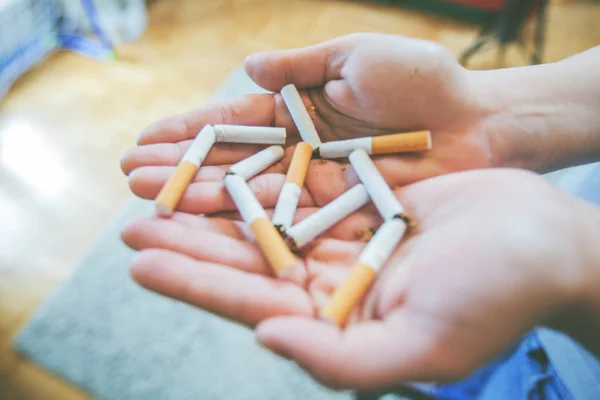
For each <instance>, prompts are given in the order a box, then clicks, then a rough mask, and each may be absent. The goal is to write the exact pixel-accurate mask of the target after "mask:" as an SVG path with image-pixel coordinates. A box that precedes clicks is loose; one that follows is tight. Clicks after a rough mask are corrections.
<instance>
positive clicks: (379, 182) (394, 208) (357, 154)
mask: <svg viewBox="0 0 600 400" xmlns="http://www.w3.org/2000/svg"><path fill="white" fill-rule="evenodd" d="M348 158H349V159H350V163H351V164H352V168H354V171H356V174H357V175H358V177H359V178H360V181H361V182H362V183H363V185H365V188H366V189H367V193H369V197H371V199H372V200H373V203H375V207H377V210H378V211H379V213H380V214H381V216H382V217H383V219H384V220H385V221H388V220H390V219H392V218H394V217H397V216H401V215H403V213H404V208H403V207H402V204H400V202H399V201H398V199H397V198H396V196H395V195H394V192H392V189H390V187H389V186H388V184H387V183H386V182H385V180H384V179H383V177H382V176H381V174H380V173H379V171H378V170H377V167H375V164H374V163H373V160H371V158H370V157H369V155H368V154H367V152H366V151H364V150H363V149H358V150H354V151H353V152H352V153H350V156H349V157H348Z"/></svg>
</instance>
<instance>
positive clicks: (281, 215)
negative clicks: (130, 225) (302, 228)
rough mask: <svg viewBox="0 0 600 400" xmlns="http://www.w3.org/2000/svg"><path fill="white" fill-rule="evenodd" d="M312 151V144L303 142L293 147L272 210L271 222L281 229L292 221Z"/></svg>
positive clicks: (287, 226) (286, 227) (288, 225)
mask: <svg viewBox="0 0 600 400" xmlns="http://www.w3.org/2000/svg"><path fill="white" fill-rule="evenodd" d="M312 152H313V148H312V146H311V145H309V144H308V143H305V142H300V143H298V144H297V145H296V149H294V156H293V157H292V162H291V163H290V168H289V169H288V172H287V175H286V177H285V183H284V184H283V187H282V188H281V192H280V193H279V198H278V199H277V204H276V205H275V211H274V212H273V224H274V225H275V226H277V227H279V228H280V230H281V231H285V230H287V229H288V228H289V227H290V226H292V222H293V221H294V215H295V214H296V209H297V208H298V202H299V201H300V195H301V194H302V186H303V185H304V178H305V177H306V172H307V171H308V165H309V163H310V159H311V158H312Z"/></svg>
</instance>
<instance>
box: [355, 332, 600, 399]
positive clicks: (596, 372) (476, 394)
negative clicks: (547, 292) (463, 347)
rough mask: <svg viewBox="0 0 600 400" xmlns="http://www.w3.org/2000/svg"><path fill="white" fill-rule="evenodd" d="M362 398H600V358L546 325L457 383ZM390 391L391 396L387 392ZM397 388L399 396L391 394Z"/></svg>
mask: <svg viewBox="0 0 600 400" xmlns="http://www.w3.org/2000/svg"><path fill="white" fill-rule="evenodd" d="M416 388H417V390H415V387H413V388H406V387H399V388H395V389H393V390H382V391H380V392H379V393H371V394H367V393H361V394H359V395H358V396H357V398H358V399H361V400H362V399H365V400H367V399H369V400H371V399H381V400H384V399H385V400H392V399H394V400H396V399H398V400H408V399H410V400H421V399H423V400H426V399H427V400H431V399H435V400H600V362H599V361H598V360H597V359H596V358H594V357H593V356H592V355H591V354H590V353H588V352H587V351H586V350H585V349H584V348H583V347H581V346H579V345H578V344H576V343H575V342H573V341H572V340H571V339H570V338H569V337H567V336H566V335H563V334H561V333H558V332H555V331H552V330H549V329H545V328H540V329H536V330H535V331H532V332H530V333H529V334H527V335H526V336H525V337H523V339H522V340H521V341H520V342H519V343H518V344H517V345H515V346H514V347H513V348H512V349H510V350H509V351H507V352H505V353H504V354H503V355H502V356H500V357H498V358H496V359H495V360H493V361H492V362H490V363H488V364H486V365H484V366H483V367H481V368H479V369H478V370H477V371H475V372H474V373H473V374H471V376H469V377H467V378H465V379H463V380H461V381H458V382H454V383H448V384H441V385H435V386H433V385H422V386H421V385H417V386H416ZM384 393H388V394H387V395H385V396H384V395H383V394H384ZM390 393H394V395H392V394H390Z"/></svg>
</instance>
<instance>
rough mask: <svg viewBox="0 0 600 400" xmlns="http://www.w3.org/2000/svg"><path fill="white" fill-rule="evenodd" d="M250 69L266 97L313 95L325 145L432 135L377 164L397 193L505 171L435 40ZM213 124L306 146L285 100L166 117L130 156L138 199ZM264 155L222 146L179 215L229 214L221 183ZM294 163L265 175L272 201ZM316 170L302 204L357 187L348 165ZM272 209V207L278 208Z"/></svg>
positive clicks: (339, 50)
mask: <svg viewBox="0 0 600 400" xmlns="http://www.w3.org/2000/svg"><path fill="white" fill-rule="evenodd" d="M246 70H247V72H248V74H249V75H250V77H251V78H252V79H254V80H255V81H256V82H257V83H258V84H259V85H261V86H262V87H264V88H266V89H268V90H273V91H278V90H279V89H281V88H282V87H283V86H285V85H286V84H287V83H290V82H293V83H294V84H295V85H296V86H297V87H298V88H304V89H306V90H303V91H302V96H303V98H304V101H305V104H306V105H307V106H311V105H312V106H314V107H315V112H314V114H315V125H316V127H317V130H318V132H319V135H320V136H321V138H322V140H324V141H329V140H336V139H344V138H352V137H361V136H373V135H380V134H388V133H395V132H406V131H412V130H419V129H429V130H431V131H432V132H433V138H432V141H433V149H432V150H431V151H429V152H426V153H423V154H414V155H403V156H402V157H397V156H387V157H379V158H378V160H377V166H378V168H379V169H380V171H381V172H382V174H383V175H384V177H385V178H386V180H387V181H388V183H389V184H390V185H392V186H397V185H404V184H407V183H411V182H415V181H418V180H421V179H424V178H427V177H431V176H436V175H441V174H444V173H447V172H452V171H461V170H466V169H473V168H482V167H490V166H496V165H498V162H497V161H496V160H495V159H496V158H498V156H497V155H496V152H495V151H494V143H492V140H491V139H490V137H488V135H487V134H486V133H485V132H484V130H482V128H481V126H480V125H481V123H482V119H483V116H482V115H480V111H479V110H478V108H477V105H476V101H475V97H474V95H473V93H472V90H471V87H470V82H469V75H468V71H466V70H465V69H463V68H462V67H461V66H460V65H459V64H458V63H457V62H456V60H454V58H453V57H452V56H451V54H450V53H449V52H448V51H447V50H446V49H444V48H443V47H441V46H439V45H437V44H435V43H431V42H425V41H420V40H414V39H406V38H400V37H397V36H386V35H370V34H357V35H349V36H344V37H342V38H339V39H336V40H333V41H331V42H327V43H324V44H321V45H317V46H314V47H310V48H306V49H299V50H290V51H283V52H276V53H265V54H258V55H254V56H251V57H249V58H248V60H247V61H246ZM398 88H401V89H400V90H399V89H398ZM207 123H230V124H246V125H277V126H284V127H286V129H287V131H288V136H289V137H290V138H291V140H288V143H290V144H293V143H294V140H298V139H297V131H296V129H295V127H294V125H293V121H292V120H291V117H290V115H289V112H288V111H287V108H286V107H285V104H284V103H283V100H282V99H281V97H280V96H279V95H278V94H276V95H274V96H273V95H270V94H266V95H252V96H243V97H239V98H237V99H234V100H233V101H231V102H227V103H221V104H212V105H208V106H205V107H202V108H200V109H197V110H193V111H190V112H188V113H186V114H183V115H179V116H174V117H170V118H166V119H164V120H162V121H159V122H157V123H155V124H153V125H151V126H150V127H148V128H146V129H145V130H144V131H143V132H142V133H141V134H140V136H139V139H138V145H139V147H137V148H136V149H133V150H131V151H130V152H128V153H127V154H126V155H125V156H124V158H123V161H122V168H123V170H124V172H125V173H126V174H128V175H129V176H130V182H131V188H132V190H133V191H134V193H135V194H137V195H138V196H141V197H144V198H154V197H155V196H156V194H157V193H158V191H159V190H160V188H161V187H162V185H163V184H164V182H165V180H166V179H167V178H168V177H169V176H170V174H172V172H173V167H174V166H175V165H176V164H177V162H178V161H179V159H180V158H181V154H182V153H183V152H184V151H185V150H186V149H187V147H189V143H190V142H189V139H192V138H193V137H194V136H195V135H196V133H197V132H198V131H199V130H200V129H201V128H202V127H203V126H204V125H205V124H207ZM259 148H260V147H258V146H240V145H226V144H224V145H223V144H222V145H219V146H217V148H216V149H214V150H213V151H211V153H210V155H209V156H208V159H207V160H206V162H205V165H206V166H210V167H203V168H202V170H201V171H200V173H199V174H198V176H197V177H196V179H195V183H194V184H192V185H191V186H190V188H189V190H188V193H186V195H185V197H184V199H183V201H182V203H181V205H180V210H181V211H185V212H191V213H205V212H215V211H221V209H220V206H219V205H215V196H217V194H218V193H222V192H223V190H222V185H221V184H220V183H219V182H220V180H221V179H222V176H223V174H224V171H225V170H226V169H227V167H228V166H229V164H231V163H233V162H236V161H238V160H240V159H242V158H244V157H247V156H249V155H251V154H253V153H255V152H256V151H257V150H258V149H259ZM291 156H292V151H291V149H289V148H288V151H286V157H285V158H284V160H282V162H281V163H279V164H277V165H276V166H274V167H272V168H270V169H269V170H268V171H266V173H267V174H268V173H271V172H275V173H277V176H265V174H263V175H262V176H260V177H258V178H256V185H258V186H260V188H261V191H262V192H263V193H264V195H265V196H272V197H274V198H276V197H277V194H278V193H279V190H280V187H281V184H282V182H283V178H282V176H279V175H280V174H281V175H283V174H282V172H283V171H285V170H286V169H287V166H288V164H289V161H290V160H291ZM312 164H313V165H314V168H311V169H310V170H309V172H308V175H307V178H306V189H307V192H308V193H307V196H306V197H305V201H304V202H303V203H302V205H303V206H313V205H317V206H321V205H324V204H326V203H328V202H330V201H331V200H333V199H334V198H336V197H338V196H339V195H340V194H341V193H343V192H344V191H346V190H347V189H348V188H349V187H350V186H352V185H354V184H355V183H357V181H358V180H357V177H356V176H355V174H354V173H353V172H352V170H351V169H348V168H347V162H345V161H343V162H337V161H330V160H327V161H326V160H319V161H313V162H312ZM215 182H217V183H215ZM265 192H266V193H265ZM309 194H310V196H308V195H309ZM265 205H266V206H267V207H272V206H273V205H274V203H273V202H267V203H266V204H265ZM227 209H231V207H227Z"/></svg>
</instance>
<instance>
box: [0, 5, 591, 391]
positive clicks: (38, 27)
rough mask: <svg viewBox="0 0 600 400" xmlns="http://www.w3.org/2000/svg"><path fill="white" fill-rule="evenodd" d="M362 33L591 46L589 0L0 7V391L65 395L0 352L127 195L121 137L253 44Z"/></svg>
mask: <svg viewBox="0 0 600 400" xmlns="http://www.w3.org/2000/svg"><path fill="white" fill-rule="evenodd" d="M357 31H371V32H382V33H392V34H399V35H405V36H411V37H417V38H423V39H429V40H434V41H437V42H439V43H441V44H443V45H445V46H447V47H448V48H449V49H450V50H451V51H452V52H453V53H454V54H455V55H456V57H457V58H459V59H460V60H461V62H463V63H464V64H465V65H467V66H468V67H469V68H473V69H491V68H498V67H511V66H521V65H528V64H531V63H538V62H553V61H557V60H560V59H562V58H565V57H567V56H570V55H573V54H575V53H578V52H581V51H583V50H585V49H588V48H590V47H593V46H595V45H598V44H600V2H598V1H592V0H553V1H544V0H540V1H535V0H534V1H527V0H518V1H515V0H506V1H505V0H487V1H485V0H483V1H477V0H447V1H444V0H427V1H423V0H421V1H419V0H412V1H411V0H405V1H334V0H320V1H317V0H285V1H283V0H205V1H203V0H153V1H143V0H93V1H92V0H82V1H78V0H62V1H60V0H0V399H2V400H6V399H54V398H56V399H81V398H85V397H84V395H83V394H82V393H81V392H80V391H78V390H77V389H75V388H73V387H72V386H70V385H69V384H67V383H65V382H63V381H61V380H60V379H57V378H55V377H53V376H51V375H50V374H49V373H47V372H44V371H42V370H41V369H40V368H38V367H36V366H34V365H33V364H32V363H30V362H28V361H27V360H25V359H24V358H22V357H21V356H19V355H18V354H16V353H15V352H14V350H13V349H12V347H11V341H12V339H13V337H14V335H15V334H16V333H17V332H18V331H19V329H20V328H21V327H22V326H23V324H24V323H25V322H26V321H27V320H28V318H29V317H30V315H31V314H32V312H33V311H34V310H35V309H36V308H37V307H38V306H39V305H40V304H41V303H42V302H43V301H44V300H45V299H46V298H47V297H48V296H49V295H50V294H51V293H52V292H53V291H54V290H55V289H56V287H57V285H58V284H59V283H60V282H62V281H63V280H65V279H66V278H67V277H69V275H70V274H71V273H72V272H73V270H74V269H75V267H76V266H77V262H78V261H79V259H80V258H81V257H82V255H83V254H84V253H85V252H86V251H87V250H88V248H89V247H90V246H91V245H92V243H93V242H94V240H95V239H96V238H97V237H98V236H99V235H100V234H101V232H102V231H103V230H104V229H105V226H106V223H107V220H108V219H109V218H110V217H111V216H112V215H113V214H114V213H115V211H116V210H117V209H118V208H119V206H120V205H121V204H122V203H123V202H124V201H125V199H127V198H128V197H129V196H130V193H129V191H128V188H127V180H126V178H125V177H124V176H123V175H122V173H121V171H120V169H119V159H120V156H121V154H122V153H123V152H124V151H125V150H127V149H128V148H130V147H132V146H134V145H135V137H136V135H137V133H138V132H139V131H140V130H141V129H142V128H144V127H145V126H146V125H148V124H150V123H152V122H154V121H156V120H158V119H160V118H163V117H165V116H168V115H171V114H175V113H180V112H183V111H186V110H188V109H190V108H194V107H197V106H199V105H202V104H204V103H206V102H207V101H208V99H209V97H210V96H211V94H212V93H213V92H214V91H215V90H216V89H217V88H218V87H219V86H220V84H221V82H222V81H223V80H224V79H225V78H226V77H227V76H228V75H229V74H230V73H231V71H232V70H234V69H235V68H237V67H239V66H240V65H241V64H242V62H243V60H244V58H245V57H246V56H247V55H248V54H250V53H252V52H256V51H262V50H272V49H284V48H290V47H298V46H305V45H309V44H313V43H317V42H321V41H324V40H327V39H331V38H334V37H337V36H340V35H343V34H346V33H351V32H357Z"/></svg>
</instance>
